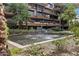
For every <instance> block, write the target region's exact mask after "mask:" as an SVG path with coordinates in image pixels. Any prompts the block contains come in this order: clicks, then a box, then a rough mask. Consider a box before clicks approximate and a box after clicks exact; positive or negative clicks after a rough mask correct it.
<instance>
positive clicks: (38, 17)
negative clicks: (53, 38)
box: [8, 3, 63, 29]
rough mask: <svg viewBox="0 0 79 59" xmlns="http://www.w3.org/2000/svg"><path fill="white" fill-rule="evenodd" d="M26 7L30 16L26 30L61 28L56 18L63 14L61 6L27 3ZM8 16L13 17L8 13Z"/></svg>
mask: <svg viewBox="0 0 79 59" xmlns="http://www.w3.org/2000/svg"><path fill="white" fill-rule="evenodd" d="M25 5H26V4H25ZM27 6H28V12H29V14H30V16H29V20H28V21H27V27H28V29H30V28H33V29H50V28H57V27H58V28H61V27H62V25H61V21H60V19H58V16H59V14H60V13H62V12H63V4H58V3H57V4H56V3H55V4H54V3H28V4H27ZM9 16H11V17H12V16H13V15H11V13H9ZM8 18H9V17H8Z"/></svg>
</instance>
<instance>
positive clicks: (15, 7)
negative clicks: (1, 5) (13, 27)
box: [9, 3, 29, 27]
mask: <svg viewBox="0 0 79 59" xmlns="http://www.w3.org/2000/svg"><path fill="white" fill-rule="evenodd" d="M9 11H10V12H13V13H15V14H16V15H15V16H13V19H14V20H15V21H17V22H19V23H18V24H19V26H20V27H22V26H21V25H22V24H23V22H25V24H26V25H27V20H28V18H29V12H28V7H27V4H22V3H19V4H17V3H13V4H9Z"/></svg>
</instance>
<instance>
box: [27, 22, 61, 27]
mask: <svg viewBox="0 0 79 59" xmlns="http://www.w3.org/2000/svg"><path fill="white" fill-rule="evenodd" d="M27 26H60V24H58V23H52V22H51V23H48V22H43V23H42V22H27Z"/></svg>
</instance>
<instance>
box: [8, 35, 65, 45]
mask: <svg viewBox="0 0 79 59" xmlns="http://www.w3.org/2000/svg"><path fill="white" fill-rule="evenodd" d="M63 36H64V35H57V34H56V35H55V34H34V35H33V34H24V35H23V34H22V35H12V36H9V39H10V40H11V41H13V42H16V43H18V44H20V45H23V46H24V45H27V44H32V43H37V42H42V41H46V40H54V39H57V38H61V37H63Z"/></svg>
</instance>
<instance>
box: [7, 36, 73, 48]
mask: <svg viewBox="0 0 79 59" xmlns="http://www.w3.org/2000/svg"><path fill="white" fill-rule="evenodd" d="M73 36H74V35H69V36H65V37H61V38H57V39H55V40H60V39H64V38H67V37H68V38H69V37H73ZM55 40H47V41H42V42H37V43H34V44H33V45H38V44H44V43H48V42H51V41H55ZM7 43H8V44H10V45H12V46H14V47H17V48H21V49H23V48H27V47H30V46H32V44H28V45H24V46H23V45H20V44H18V43H15V42H13V41H10V40H7Z"/></svg>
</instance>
